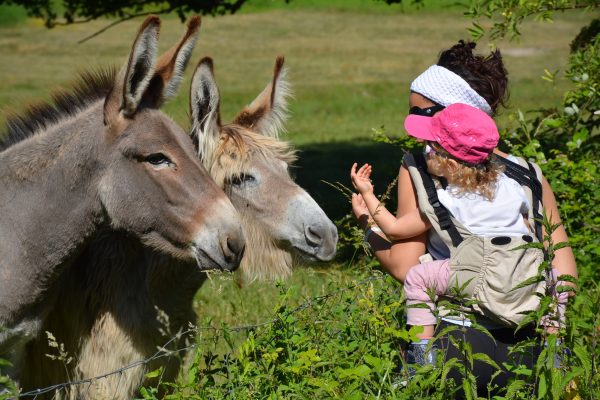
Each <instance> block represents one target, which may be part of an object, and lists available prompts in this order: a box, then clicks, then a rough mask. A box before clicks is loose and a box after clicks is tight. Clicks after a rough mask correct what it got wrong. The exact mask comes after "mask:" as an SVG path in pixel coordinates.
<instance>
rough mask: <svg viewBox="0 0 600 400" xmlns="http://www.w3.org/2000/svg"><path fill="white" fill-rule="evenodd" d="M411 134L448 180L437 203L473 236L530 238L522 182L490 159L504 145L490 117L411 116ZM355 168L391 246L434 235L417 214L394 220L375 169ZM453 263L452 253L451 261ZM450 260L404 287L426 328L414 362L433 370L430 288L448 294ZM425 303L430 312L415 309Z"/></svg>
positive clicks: (356, 181)
mask: <svg viewBox="0 0 600 400" xmlns="http://www.w3.org/2000/svg"><path fill="white" fill-rule="evenodd" d="M404 126H405V128H406V130H407V132H408V134H409V135H411V136H414V137H416V138H418V139H421V140H424V141H426V142H427V146H426V147H425V154H426V161H427V168H428V172H429V174H431V175H435V176H438V177H441V178H443V179H444V180H445V181H446V182H447V186H446V188H438V189H437V194H438V197H439V201H440V202H441V203H442V204H443V205H444V206H445V207H446V208H447V209H448V210H449V211H450V213H451V214H452V215H453V216H454V218H455V219H456V220H458V221H459V222H460V223H461V224H462V225H463V226H464V227H466V228H467V229H468V230H469V231H470V232H472V233H473V234H476V235H479V236H493V237H495V236H509V237H511V236H523V235H530V234H531V230H530V228H529V226H528V224H527V219H526V217H527V214H528V210H529V207H530V205H529V203H528V200H527V196H526V194H525V191H524V190H523V188H522V187H521V185H520V184H519V183H517V182H516V181H514V180H512V179H509V178H508V177H506V175H504V174H503V173H502V172H503V166H502V164H500V163H498V162H496V161H494V159H493V157H492V152H493V150H494V148H495V147H496V145H497V143H498V139H499V135H498V130H497V128H496V125H495V124H494V121H493V120H492V119H491V118H490V117H489V116H488V115H487V114H486V113H484V112H482V111H480V110H478V109H477V108H474V107H471V106H468V105H466V104H460V103H457V104H452V105H450V106H448V107H447V108H445V109H444V110H442V111H440V112H438V113H437V114H435V115H434V116H433V117H426V116H419V115H409V116H408V117H407V118H406V120H405V123H404ZM356 167H357V165H356V163H354V164H353V166H352V168H351V178H352V183H353V185H354V187H355V188H356V189H357V190H358V191H359V192H360V194H361V195H362V198H363V200H364V202H365V205H366V206H367V208H368V210H369V213H370V215H371V217H372V218H373V220H374V221H375V223H376V224H377V226H378V227H379V228H380V229H381V230H382V231H383V233H385V235H386V236H387V237H388V238H390V239H392V240H399V239H405V238H410V237H413V236H416V235H419V234H421V233H423V232H425V231H427V230H429V229H430V228H431V224H430V223H429V221H428V219H427V217H426V216H425V215H423V214H421V213H420V212H419V210H415V212H412V213H409V214H407V215H404V216H402V217H400V218H396V217H395V216H394V215H392V214H391V213H390V212H389V211H388V210H386V209H385V207H383V206H382V205H381V204H380V202H379V200H378V199H377V198H376V197H375V195H374V193H373V186H372V184H371V181H370V175H371V172H372V168H371V166H370V165H368V164H365V165H364V166H362V167H361V168H360V169H359V170H358V171H357V170H356ZM446 257H449V252H448V254H447V255H446ZM448 261H449V260H448V259H441V260H435V261H431V262H428V263H424V264H420V265H417V266H415V267H412V268H411V269H410V270H409V272H408V274H407V276H406V281H405V286H404V290H405V295H406V299H407V305H408V306H409V307H408V310H407V323H408V324H409V325H421V326H423V332H422V333H420V334H419V335H417V336H418V337H419V338H420V339H421V341H420V342H419V343H412V344H411V345H410V346H409V350H408V355H409V357H408V358H409V362H410V361H412V362H416V363H419V364H421V365H423V364H433V363H434V361H435V354H434V352H426V351H425V349H426V347H427V344H428V341H429V339H431V337H432V336H433V333H434V326H435V323H436V318H435V316H434V315H433V313H432V311H431V310H432V309H433V307H434V304H433V302H432V300H431V299H430V296H429V295H428V294H427V289H429V288H431V289H434V290H435V293H436V295H440V294H444V293H446V291H447V290H448V284H449V282H448V276H449V272H450V271H449V268H448ZM423 303H425V304H427V305H428V308H415V307H410V306H411V305H414V304H423Z"/></svg>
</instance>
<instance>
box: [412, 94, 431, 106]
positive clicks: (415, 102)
mask: <svg viewBox="0 0 600 400" xmlns="http://www.w3.org/2000/svg"><path fill="white" fill-rule="evenodd" d="M434 105H435V103H434V102H432V101H431V100H429V99H428V98H427V97H424V96H422V95H420V94H419V93H415V92H410V96H408V107H409V108H410V107H419V108H427V107H433V106H434Z"/></svg>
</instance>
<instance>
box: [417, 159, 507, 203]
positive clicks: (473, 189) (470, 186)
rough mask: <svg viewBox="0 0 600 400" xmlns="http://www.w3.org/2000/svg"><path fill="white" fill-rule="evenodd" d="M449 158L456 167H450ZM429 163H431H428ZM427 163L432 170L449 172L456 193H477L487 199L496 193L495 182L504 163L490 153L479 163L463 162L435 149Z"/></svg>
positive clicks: (502, 169)
mask: <svg viewBox="0 0 600 400" xmlns="http://www.w3.org/2000/svg"><path fill="white" fill-rule="evenodd" d="M450 160H454V161H456V166H457V167H456V168H455V169H452V168H450V165H449V164H450ZM430 163H431V164H430ZM427 164H428V166H429V168H430V169H432V170H436V171H439V170H443V171H451V172H449V175H450V178H451V180H452V184H453V185H455V186H456V193H457V194H458V195H460V194H466V193H477V194H479V195H481V196H483V197H484V198H485V199H487V200H492V199H493V198H494V196H495V194H496V186H497V185H496V183H497V181H498V176H499V175H500V174H501V173H502V172H504V165H503V164H501V163H500V162H498V161H497V160H496V158H495V156H493V155H491V156H490V157H489V158H488V159H487V160H486V161H485V162H483V163H482V164H479V165H472V164H467V163H464V162H462V161H460V160H457V159H455V158H453V157H452V156H450V155H449V154H444V153H443V152H439V151H437V149H436V153H430V154H428V157H427Z"/></svg>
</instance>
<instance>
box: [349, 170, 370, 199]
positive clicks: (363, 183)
mask: <svg viewBox="0 0 600 400" xmlns="http://www.w3.org/2000/svg"><path fill="white" fill-rule="evenodd" d="M356 167H357V164H356V163H354V164H352V168H350V179H352V186H354V188H355V189H356V190H358V191H359V192H360V194H365V193H372V192H373V184H372V183H371V172H372V171H373V168H372V167H371V166H370V165H369V164H365V165H363V166H362V167H360V169H359V170H358V171H357V170H356Z"/></svg>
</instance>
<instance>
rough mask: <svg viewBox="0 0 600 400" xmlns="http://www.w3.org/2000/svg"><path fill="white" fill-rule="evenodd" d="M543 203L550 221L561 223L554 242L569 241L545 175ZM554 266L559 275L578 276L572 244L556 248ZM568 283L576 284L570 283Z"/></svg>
mask: <svg viewBox="0 0 600 400" xmlns="http://www.w3.org/2000/svg"><path fill="white" fill-rule="evenodd" d="M542 203H543V206H544V212H545V213H546V215H547V217H548V219H549V220H550V222H551V223H552V224H560V225H559V226H558V228H556V229H555V230H554V232H552V242H553V243H554V244H557V243H561V242H568V241H569V237H568V236H567V231H566V230H565V227H564V226H563V225H562V223H561V219H560V214H559V212H558V206H557V204H556V198H555V197H554V192H553V191H552V188H551V187H550V184H549V183H548V181H547V180H546V178H545V177H543V176H542ZM545 235H546V231H545V229H544V236H545ZM552 266H553V267H554V268H556V269H557V270H558V272H559V275H571V276H573V277H574V278H577V265H576V263H575V255H574V254H573V249H571V247H570V246H569V247H563V248H562V249H558V250H556V252H555V253H554V260H553V262H552ZM567 284H569V285H571V286H574V285H572V284H570V283H567ZM571 295H572V294H571Z"/></svg>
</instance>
